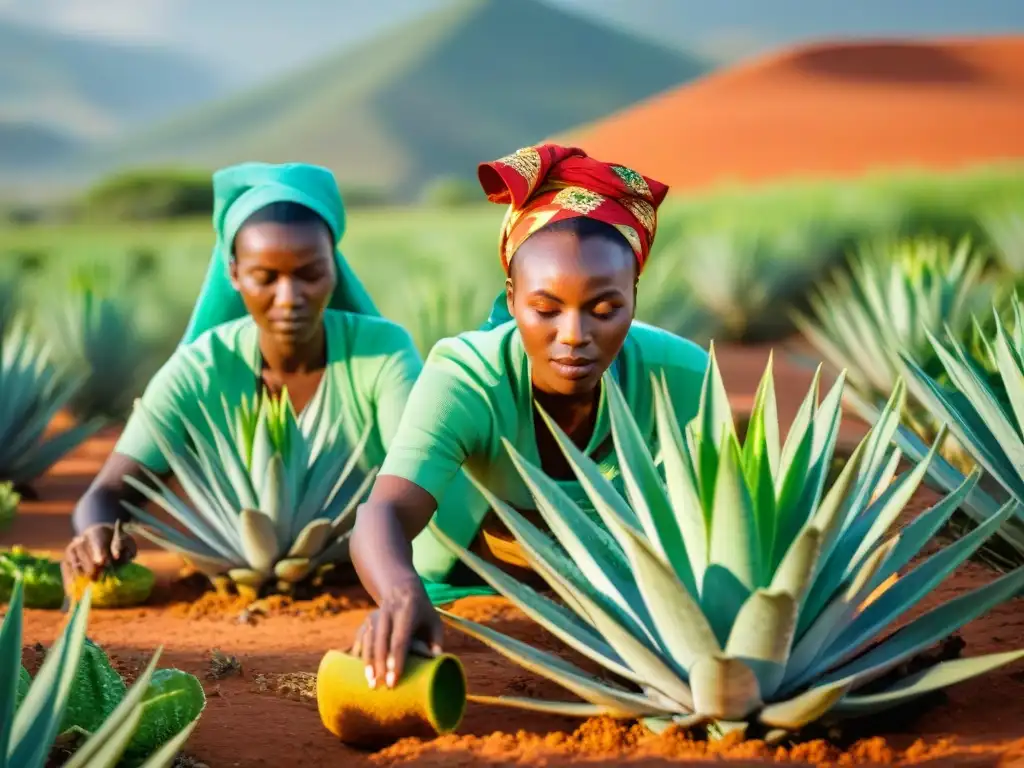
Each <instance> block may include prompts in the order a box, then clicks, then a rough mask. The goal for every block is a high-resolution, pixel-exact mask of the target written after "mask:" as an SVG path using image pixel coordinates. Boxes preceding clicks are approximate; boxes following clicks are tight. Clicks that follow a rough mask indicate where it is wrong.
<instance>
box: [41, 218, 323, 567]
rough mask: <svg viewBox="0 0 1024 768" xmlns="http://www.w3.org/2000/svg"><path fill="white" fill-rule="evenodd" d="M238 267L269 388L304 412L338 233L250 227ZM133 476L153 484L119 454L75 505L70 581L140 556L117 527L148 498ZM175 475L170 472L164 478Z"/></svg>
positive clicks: (293, 226) (313, 386) (234, 269)
mask: <svg viewBox="0 0 1024 768" xmlns="http://www.w3.org/2000/svg"><path fill="white" fill-rule="evenodd" d="M230 269H231V283H232V285H233V286H234V287H235V290H237V291H238V292H239V293H240V295H241V297H242V300H243V302H244V303H245V308H246V310H247V311H248V313H249V315H251V316H252V318H253V320H254V321H255V323H256V326H257V327H258V328H259V345H260V352H261V354H262V358H263V368H262V373H261V378H262V383H263V386H264V388H265V390H266V391H267V392H269V393H270V394H271V396H275V397H276V396H279V395H280V394H281V392H282V390H284V389H285V388H287V390H288V396H289V398H290V399H291V401H292V404H293V405H294V406H295V409H296V412H301V411H302V410H303V409H304V408H305V406H306V405H307V404H308V403H309V401H310V400H311V399H312V398H313V396H314V395H315V394H316V390H317V387H318V386H319V385H320V380H321V379H322V378H323V373H324V367H325V365H326V354H327V350H326V339H325V331H324V326H323V315H324V310H325V309H326V308H327V305H328V303H329V301H330V297H331V294H332V292H333V291H334V287H335V283H336V281H337V271H336V269H335V265H334V243H333V241H332V238H331V235H330V231H329V230H328V229H327V228H326V227H325V226H323V225H322V224H319V223H289V224H277V223H271V222H259V223H253V224H248V225H245V226H243V227H242V228H241V229H240V230H239V232H238V235H237V236H236V238H235V258H234V260H233V261H232V262H231V265H230ZM125 475H128V476H131V477H134V478H136V479H138V480H140V481H145V480H146V476H145V473H144V471H143V466H142V465H141V464H139V463H138V462H137V461H135V460H134V459H131V458H129V457H127V456H125V455H124V454H119V453H113V454H111V456H110V458H108V459H107V461H106V463H105V464H104V465H103V468H102V469H101V470H100V472H99V474H98V475H97V476H96V479H95V480H94V481H93V483H92V485H91V486H90V487H89V489H88V490H87V491H86V493H85V495H84V496H82V498H81V500H80V501H79V502H78V505H77V506H76V507H75V511H74V514H73V517H72V522H73V525H74V528H75V532H76V534H77V535H76V536H75V537H74V539H72V541H71V543H70V544H68V546H67V548H66V549H65V551H64V557H63V559H62V560H61V572H62V573H63V576H64V580H65V583H68V582H70V580H71V579H73V578H75V577H76V576H78V575H82V574H84V575H87V576H88V577H89V578H91V579H95V578H96V577H97V576H99V575H100V573H101V572H102V571H103V569H104V568H106V567H108V566H110V565H121V564H124V563H127V562H129V561H130V560H132V559H133V558H134V557H135V555H136V554H137V552H138V549H137V546H136V543H135V540H134V539H133V538H132V537H131V536H129V535H128V534H126V533H124V532H123V531H122V530H121V526H120V525H117V523H118V522H120V523H125V522H128V521H129V520H131V515H130V514H129V513H128V511H127V510H126V509H124V507H123V506H122V504H121V502H122V501H127V502H130V503H132V504H135V505H137V506H141V505H142V504H143V502H144V497H143V496H142V494H140V493H139V492H138V491H136V490H135V489H134V488H132V486H130V485H128V483H127V482H125V480H124V476H125ZM168 476H169V473H163V479H164V480H166V479H167V478H168Z"/></svg>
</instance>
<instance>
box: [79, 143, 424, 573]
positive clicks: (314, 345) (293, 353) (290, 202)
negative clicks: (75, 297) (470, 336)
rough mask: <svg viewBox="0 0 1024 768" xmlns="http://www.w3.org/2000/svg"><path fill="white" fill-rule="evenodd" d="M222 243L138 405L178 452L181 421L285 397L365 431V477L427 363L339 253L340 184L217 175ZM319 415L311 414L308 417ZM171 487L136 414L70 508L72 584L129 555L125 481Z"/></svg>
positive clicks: (270, 168) (288, 171)
mask: <svg viewBox="0 0 1024 768" xmlns="http://www.w3.org/2000/svg"><path fill="white" fill-rule="evenodd" d="M213 190H214V199H215V202H214V211H213V224H214V229H215V231H216V233H217V241H216V245H215V247H214V251H213V257H212V259H211V262H210V268H209V272H208V273H207V276H206V282H205V283H204V285H203V288H202V290H201V292H200V296H199V299H198V301H197V302H196V307H195V310H194V311H193V315H192V320H191V322H190V324H189V327H188V330H187V331H186V333H185V338H184V339H183V340H182V343H181V345H180V346H179V347H178V349H177V350H176V351H175V352H174V354H173V355H172V356H171V358H170V359H169V360H168V361H167V362H166V363H165V364H164V365H163V367H162V368H161V369H160V370H159V371H158V372H157V374H156V375H155V376H154V377H153V379H152V381H151V382H150V383H149V385H148V386H147V388H146V391H145V393H144V394H143V396H142V401H143V403H144V404H145V405H146V406H147V410H148V411H149V412H150V413H151V414H154V415H156V416H157V417H158V418H159V419H160V420H161V421H163V422H164V423H165V424H166V425H167V426H168V427H169V428H170V434H169V435H168V437H169V439H170V440H171V442H172V443H176V444H177V445H176V447H180V446H182V445H183V444H184V443H185V441H186V438H187V432H186V428H185V424H184V421H183V419H182V417H183V416H184V417H185V418H187V419H188V421H190V422H192V423H193V424H199V425H201V424H203V423H204V421H205V420H204V418H203V412H202V405H203V403H204V402H205V403H207V404H209V403H218V402H220V399H221V397H222V396H224V397H226V398H227V399H228V401H229V402H239V401H240V400H241V399H242V398H243V397H244V398H246V399H248V400H251V399H252V398H253V397H254V396H255V395H256V394H257V393H261V394H269V396H271V397H278V396H279V395H280V393H281V392H282V391H283V390H285V389H287V391H288V395H289V399H290V400H291V403H292V406H293V407H294V409H295V412H296V413H297V415H298V421H299V428H300V429H301V430H303V431H304V432H306V433H307V434H308V433H311V431H312V430H313V429H315V428H316V427H315V425H316V424H317V423H320V422H317V421H316V419H315V418H314V417H315V416H316V415H317V413H319V414H320V415H322V416H323V421H322V423H325V424H340V425H341V429H343V430H344V431H345V433H346V437H347V438H349V444H354V443H355V442H356V440H357V439H358V438H359V436H360V435H361V434H362V432H363V430H364V429H365V428H366V427H367V425H371V426H372V430H371V433H370V439H369V441H368V443H367V444H366V449H365V453H364V456H363V461H364V464H365V466H364V467H363V468H364V469H369V468H371V467H373V466H379V464H380V462H381V461H383V459H384V452H385V450H386V448H387V447H388V444H389V442H390V440H391V437H392V435H393V434H394V432H395V429H396V428H397V426H398V421H399V417H400V416H401V414H402V410H403V409H404V407H405V403H406V399H407V397H408V395H409V392H410V390H411V388H412V385H413V382H414V381H415V379H416V377H417V375H418V374H419V372H420V370H421V368H422V360H421V358H420V356H419V354H418V352H417V351H416V348H415V346H414V345H413V342H412V338H411V337H410V335H409V334H408V332H407V331H406V330H405V329H404V328H402V327H401V326H399V325H396V324H394V323H392V322H390V321H388V320H385V319H384V318H382V317H380V316H379V315H378V313H377V309H376V308H375V307H374V305H373V302H372V301H371V300H370V297H369V296H368V295H367V293H366V291H365V290H364V289H363V286H362V284H361V283H360V281H359V279H358V278H357V277H356V276H355V274H354V273H353V272H352V271H351V269H350V268H349V266H348V264H347V263H346V261H345V259H344V257H343V256H342V255H341V252H340V250H339V249H338V242H339V241H340V240H341V237H342V234H343V232H344V229H345V210H344V206H343V204H342V200H341V195H340V193H339V191H338V187H337V184H336V182H335V179H334V176H333V175H332V174H331V172H330V171H328V170H327V169H325V168H320V167H317V166H311V165H306V164H301V163H291V164H283V165H275V164H268V163H245V164H242V165H236V166H232V167H230V168H225V169H223V170H221V171H218V172H217V173H215V174H214V177H213ZM309 405H313V406H314V407H307V406H309ZM147 470H148V471H149V472H153V473H155V474H157V475H158V476H161V477H164V478H166V477H167V476H168V475H169V466H168V462H167V459H166V458H165V456H164V454H163V452H162V451H161V450H160V447H159V445H158V443H157V442H156V440H155V439H154V436H153V435H152V434H151V433H150V432H149V431H148V430H147V428H146V424H145V422H144V421H143V420H141V419H140V418H139V417H138V416H137V415H136V416H133V417H132V418H131V419H130V420H129V421H128V424H127V425H126V427H125V430H124V432H123V433H122V434H121V437H120V439H119V440H118V443H117V445H116V446H115V448H114V452H113V453H112V454H111V456H110V457H109V458H108V459H107V462H106V464H105V465H104V466H103V468H102V469H101V470H100V473H99V474H98V476H97V477H96V480H95V481H94V482H93V484H92V486H91V487H90V488H89V490H88V491H87V492H86V494H85V495H84V496H83V497H82V499H81V500H80V502H79V503H78V505H77V506H76V508H75V512H74V517H73V521H74V527H75V532H76V534H77V536H75V538H74V539H73V540H72V542H71V543H70V544H69V545H68V547H67V549H66V551H65V556H64V558H63V561H62V567H63V569H64V574H65V578H71V577H72V576H74V575H78V574H86V575H89V576H90V577H95V576H96V575H97V574H99V573H100V572H102V570H103V569H104V567H105V566H106V565H108V564H110V563H123V562H126V561H128V560H130V559H131V558H132V557H134V555H135V553H136V548H135V543H134V541H132V539H131V538H130V537H128V536H126V535H124V534H122V533H121V530H120V526H117V525H115V524H116V523H117V522H118V521H119V520H128V519H129V516H128V513H127V512H126V510H125V509H124V507H123V505H122V502H125V501H127V502H131V503H133V504H136V505H139V504H142V503H143V502H144V500H143V498H142V496H141V494H140V493H139V492H138V491H136V490H135V489H134V488H133V487H132V486H131V485H130V484H129V483H127V482H126V481H125V476H128V477H133V478H136V479H137V480H145V479H146V471H147Z"/></svg>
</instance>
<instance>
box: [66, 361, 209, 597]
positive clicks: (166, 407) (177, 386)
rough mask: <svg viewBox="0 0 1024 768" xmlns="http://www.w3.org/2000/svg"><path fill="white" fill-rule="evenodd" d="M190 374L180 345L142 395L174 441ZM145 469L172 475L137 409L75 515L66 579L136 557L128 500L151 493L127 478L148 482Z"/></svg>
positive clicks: (178, 433)
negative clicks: (127, 527)
mask: <svg viewBox="0 0 1024 768" xmlns="http://www.w3.org/2000/svg"><path fill="white" fill-rule="evenodd" d="M190 375H192V372H191V371H190V369H189V368H188V366H187V362H186V360H185V358H184V356H183V352H182V348H179V349H178V350H177V351H176V352H175V353H174V354H173V355H172V356H171V358H170V359H169V360H168V361H167V362H166V363H164V365H163V366H162V367H161V368H160V370H159V371H157V373H156V375H155V376H154V377H153V378H152V380H151V381H150V382H149V384H148V385H147V387H146V391H145V392H144V393H143V395H142V398H141V399H142V402H143V403H144V404H145V405H146V407H147V408H148V409H149V410H150V411H152V412H154V413H157V414H159V415H160V416H161V417H162V418H163V421H164V423H165V424H168V425H170V426H171V429H172V431H173V433H174V434H172V435H169V438H170V439H171V440H172V442H173V441H176V440H183V439H184V434H185V428H184V425H183V424H182V423H181V420H180V418H179V413H178V403H179V400H178V398H179V397H180V393H182V392H188V391H189V389H188V385H189V384H190V382H191V379H190ZM193 391H194V390H193ZM196 396H197V395H196ZM145 469H148V470H149V471H150V472H152V473H154V474H155V475H157V476H158V477H160V478H162V479H166V478H168V477H169V476H170V474H171V472H170V467H169V465H168V463H167V460H166V458H165V457H164V455H163V453H162V452H161V450H160V447H159V445H158V444H157V442H156V440H154V438H153V435H152V434H150V431H149V428H148V426H147V424H146V422H145V420H144V419H142V418H140V416H139V414H137V413H133V414H132V415H131V416H130V417H129V419H128V423H127V424H126V425H125V428H124V430H123V431H122V432H121V436H120V438H118V441H117V444H116V445H115V446H114V451H113V452H112V453H111V455H110V456H109V457H108V458H107V460H106V462H104V464H103V467H102V468H101V469H100V471H99V474H97V475H96V478H95V480H93V482H92V484H91V485H90V486H89V489H88V490H87V491H86V492H85V494H84V495H83V496H82V498H81V499H79V501H78V504H76V505H75V510H74V512H73V513H72V516H71V523H72V527H73V530H74V537H73V538H72V540H71V542H70V543H69V544H68V546H67V547H66V548H65V550H64V558H63V560H62V561H61V568H62V570H63V572H64V578H65V581H67V580H68V579H69V578H73V577H75V576H79V575H88V576H89V578H96V576H98V575H99V574H100V573H101V572H102V570H103V569H104V568H105V567H106V566H108V565H111V564H115V563H116V564H123V563H126V562H128V561H129V560H132V559H133V558H134V557H135V555H136V553H137V548H136V546H135V541H134V540H133V539H132V537H131V536H128V535H127V534H125V533H123V532H122V531H121V525H119V523H120V524H123V523H126V522H128V521H130V520H131V515H130V514H129V513H128V510H126V509H125V508H124V506H123V504H122V502H124V501H127V502H130V503H133V504H135V505H137V506H141V505H142V502H143V501H144V498H145V497H144V496H143V495H142V494H141V493H139V491H137V490H136V489H135V488H134V487H132V486H131V485H130V484H129V483H127V482H126V481H125V479H124V478H125V476H126V475H127V476H130V477H133V478H136V479H138V480H142V481H145V480H146V479H147V478H146V474H145V471H144V470H145Z"/></svg>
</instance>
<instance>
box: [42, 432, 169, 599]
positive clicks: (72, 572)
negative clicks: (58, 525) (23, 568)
mask: <svg viewBox="0 0 1024 768" xmlns="http://www.w3.org/2000/svg"><path fill="white" fill-rule="evenodd" d="M160 474H162V475H163V476H164V478H166V477H167V476H168V475H169V474H170V473H168V472H164V473H160ZM125 475H128V476H130V477H134V478H136V479H139V480H143V479H145V473H144V467H143V465H142V464H140V463H139V462H137V461H135V460H134V459H132V458H130V457H128V456H125V455H124V454H122V453H117V452H114V453H112V454H111V455H110V457H109V458H108V459H107V461H106V463H104V465H103V468H102V469H101V470H100V472H99V474H98V475H96V479H95V480H93V482H92V485H90V486H89V489H88V490H87V491H86V492H85V494H84V495H83V496H82V498H81V499H80V500H79V501H78V504H76V505H75V510H74V512H73V513H72V516H71V524H72V527H73V528H74V532H75V536H74V538H72V540H71V542H70V543H69V544H68V546H67V547H66V548H65V550H64V557H63V558H62V560H61V572H62V573H63V576H64V581H65V582H66V583H70V581H71V580H73V579H74V578H76V577H78V576H88V577H89V578H90V579H94V578H96V577H97V576H98V575H99V574H100V573H102V571H103V569H104V568H106V567H107V566H108V565H114V564H117V565H123V564H124V563H127V562H129V561H131V560H133V559H134V558H135V555H136V554H138V547H137V546H136V544H135V540H134V539H133V538H132V537H131V536H129V535H128V534H126V533H124V532H123V531H122V530H121V524H123V523H127V522H129V521H130V520H131V515H130V514H129V512H128V510H126V509H125V508H124V506H123V505H122V502H123V501H127V502H129V503H132V504H136V505H141V504H142V503H143V501H144V500H145V497H144V496H143V495H142V494H141V493H140V492H139V491H138V490H136V489H135V488H134V487H132V486H131V485H129V484H128V483H127V482H125V480H124V477H125Z"/></svg>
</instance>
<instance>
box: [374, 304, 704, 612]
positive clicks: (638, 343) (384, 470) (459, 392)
mask: <svg viewBox="0 0 1024 768" xmlns="http://www.w3.org/2000/svg"><path fill="white" fill-rule="evenodd" d="M707 365H708V354H707V352H706V351H705V350H704V349H702V348H701V347H700V346H698V345H697V344H695V343H693V342H691V341H688V340H686V339H683V338H680V337H678V336H675V335H674V334H671V333H669V332H667V331H664V330H661V329H659V328H654V327H652V326H649V325H645V324H643V323H639V322H634V323H633V326H632V328H631V329H630V332H629V335H628V337H627V339H626V342H625V344H624V345H623V348H622V351H621V352H620V354H619V356H618V357H617V358H616V361H615V363H614V364H613V366H612V368H611V369H610V370H609V372H608V374H606V375H610V376H614V377H615V379H616V381H617V382H618V384H619V386H620V387H621V388H622V392H623V395H624V396H625V399H626V402H627V404H628V405H629V407H630V410H631V411H632V413H633V416H634V418H635V419H636V421H637V424H638V425H639V426H640V429H641V430H642V431H643V433H644V435H645V437H646V438H647V443H648V445H650V446H652V451H654V452H656V451H657V439H656V431H655V426H654V425H655V413H654V394H653V390H652V386H651V379H650V377H651V374H652V373H653V374H656V375H658V376H659V377H660V376H661V375H662V374H664V377H665V380H666V381H667V383H668V387H669V392H670V394H671V397H672V402H673V404H674V406H675V408H676V418H677V419H678V421H679V422H680V423H686V422H688V421H690V420H691V419H692V418H693V417H694V416H695V415H696V413H697V409H698V406H699V401H700V391H701V385H702V383H703V379H704V373H705V370H706V368H707ZM502 438H507V439H508V440H509V441H510V442H511V443H512V444H513V445H514V446H515V447H516V449H517V450H518V451H519V452H520V453H521V454H522V455H523V456H524V457H525V458H526V459H527V460H529V461H532V462H534V463H535V464H537V465H538V466H540V457H539V455H538V453H537V441H536V435H535V432H534V417H533V388H532V384H531V375H530V363H529V358H528V357H527V356H526V352H525V350H524V349H523V344H522V339H521V337H520V334H519V331H518V330H517V328H516V326H515V323H514V322H506V323H504V324H501V325H499V326H497V327H495V328H493V329H490V330H482V331H471V332H468V333H463V334H461V335H460V336H457V337H455V338H452V339H446V340H444V341H441V342H440V343H438V344H437V345H436V346H435V347H434V349H433V350H432V351H431V353H430V355H429V356H428V358H427V361H426V364H425V365H424V368H423V372H422V373H421V374H420V376H419V378H418V379H417V381H416V384H415V386H414V387H413V390H412V393H411V394H410V396H409V402H408V404H407V406H406V410H405V413H404V414H403V416H402V421H401V424H400V426H399V429H398V433H397V434H396V435H395V438H394V440H393V442H392V444H391V447H390V448H389V450H388V455H387V458H386V459H385V461H384V465H383V467H381V470H380V474H381V475H396V476H398V477H403V478H405V479H406V480H409V481H410V482H413V483H415V484H416V485H419V486H420V487H422V488H423V489H424V490H426V491H427V492H429V493H430V494H431V495H432V496H433V497H434V498H435V499H441V498H445V497H446V495H448V494H451V493H452V492H453V485H455V484H459V485H461V484H464V483H466V484H468V480H466V479H465V478H464V475H462V473H461V472H460V471H459V470H460V468H462V467H463V466H465V467H466V468H468V469H469V470H471V471H472V473H473V474H474V475H475V476H476V477H478V478H479V479H480V480H481V482H483V483H484V484H486V485H487V486H488V487H489V488H490V489H491V491H492V492H494V493H495V494H496V495H497V496H498V497H499V498H501V499H503V500H504V501H506V502H507V503H509V504H510V505H512V506H514V507H517V508H520V509H535V508H536V505H535V503H534V501H533V497H532V496H531V495H530V493H529V490H528V489H527V488H526V486H525V485H524V484H523V482H522V480H521V478H520V475H519V473H518V472H517V471H516V469H515V467H514V465H513V464H512V462H511V460H510V459H509V457H508V454H507V452H506V451H505V449H504V446H503V445H502V442H501V441H502ZM585 453H586V454H587V455H588V456H590V457H591V458H592V459H594V460H595V461H596V463H597V465H598V467H599V468H600V470H601V472H602V474H604V476H605V477H607V478H608V479H609V480H610V481H611V482H612V483H613V484H614V485H615V486H616V488H618V489H619V490H620V492H621V491H622V484H621V477H620V472H619V465H618V459H617V456H616V454H615V451H614V449H613V445H612V441H611V432H610V424H609V417H608V410H607V404H606V399H605V393H604V391H603V389H602V393H601V396H600V399H599V405H598V414H597V423H596V426H595V429H594V434H593V436H592V438H591V440H590V444H589V445H588V446H587V447H586V450H585ZM559 484H560V485H561V487H562V488H563V489H564V490H565V491H566V492H567V493H568V494H569V495H570V496H571V497H572V498H573V499H574V500H575V501H577V502H578V503H579V504H580V506H581V507H582V508H583V509H585V510H587V511H590V512H592V513H593V510H592V507H591V505H590V503H589V501H588V499H587V495H586V493H585V491H584V490H583V489H582V487H581V486H580V485H579V483H577V482H575V481H560V482H559ZM471 490H472V492H468V491H466V492H463V491H462V490H461V489H460V490H459V492H458V493H459V494H460V497H462V498H465V500H466V501H465V503H464V504H459V505H456V504H445V505H443V506H441V507H439V509H438V512H437V513H436V515H435V521H436V523H437V524H438V526H439V527H440V528H441V529H442V530H443V531H444V532H445V533H446V534H447V535H448V536H449V537H451V538H452V539H454V540H455V541H456V542H457V543H458V544H460V545H462V546H464V547H468V546H469V545H470V544H471V543H472V541H473V540H474V538H475V537H476V535H477V532H478V531H479V529H480V525H481V523H482V522H483V520H484V518H485V516H486V514H487V512H488V506H487V503H486V501H485V500H484V498H483V497H482V496H481V495H480V494H479V493H478V492H476V490H475V488H471ZM593 514H595V517H596V513H593ZM455 562H456V558H455V557H454V556H453V555H451V554H450V553H449V552H448V550H447V549H445V548H444V546H443V545H442V544H441V543H440V542H439V541H437V539H436V537H435V536H434V535H433V533H432V532H431V531H430V529H429V528H427V529H425V530H424V531H423V532H421V533H420V534H419V536H417V537H416V539H415V540H414V541H413V565H414V567H415V568H416V570H417V572H418V573H419V574H420V576H421V577H422V578H424V579H426V580H429V581H434V582H443V581H444V580H445V578H446V577H447V575H448V574H449V572H450V571H451V568H452V566H453V565H454V564H455ZM437 589H440V588H437ZM451 594H452V592H451V591H450V590H449V591H447V592H446V596H447V597H449V598H450V596H451Z"/></svg>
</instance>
